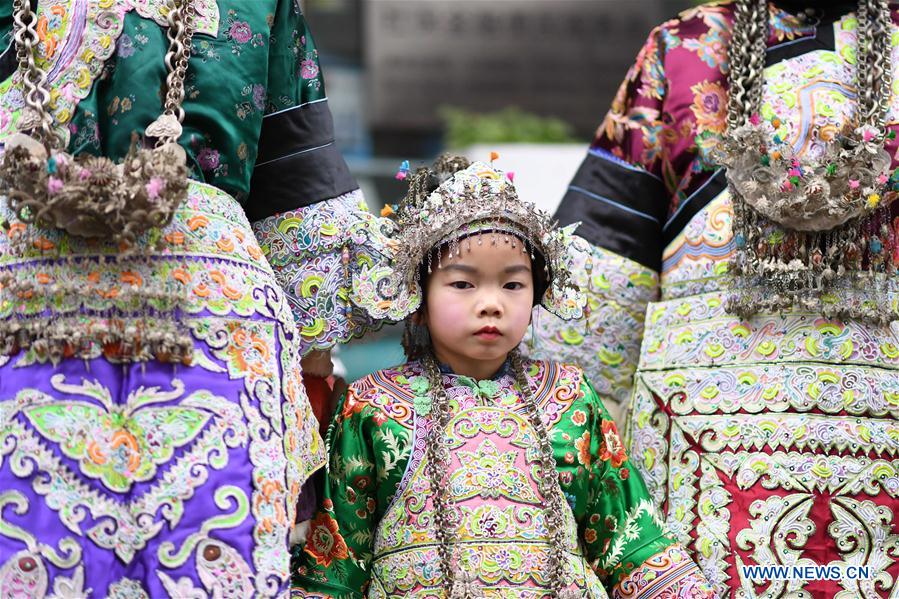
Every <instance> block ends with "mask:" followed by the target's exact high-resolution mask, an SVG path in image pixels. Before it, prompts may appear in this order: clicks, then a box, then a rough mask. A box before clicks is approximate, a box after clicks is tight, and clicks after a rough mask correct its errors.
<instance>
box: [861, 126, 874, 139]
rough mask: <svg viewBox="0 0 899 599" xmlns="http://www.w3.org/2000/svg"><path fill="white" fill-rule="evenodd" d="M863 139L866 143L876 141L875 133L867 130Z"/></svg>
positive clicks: (863, 134) (863, 133)
mask: <svg viewBox="0 0 899 599" xmlns="http://www.w3.org/2000/svg"><path fill="white" fill-rule="evenodd" d="M862 139H864V140H865V141H871V140H872V139H874V132H873V131H871V130H870V129H865V130H864V131H863V132H862Z"/></svg>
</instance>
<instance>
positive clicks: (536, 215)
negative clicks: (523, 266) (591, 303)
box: [353, 156, 586, 320]
mask: <svg viewBox="0 0 899 599" xmlns="http://www.w3.org/2000/svg"><path fill="white" fill-rule="evenodd" d="M435 186H436V189H434V187H435ZM431 190H433V191H431ZM395 216H396V220H395V222H394V224H393V232H392V234H391V238H392V244H391V246H392V255H391V256H389V257H388V258H387V260H386V264H380V265H379V264H374V265H371V266H367V267H363V269H362V270H361V271H360V273H359V274H357V275H356V277H355V278H354V281H353V292H354V295H355V298H354V299H355V303H356V304H357V305H359V306H361V307H362V308H364V309H365V310H367V311H368V312H369V313H370V314H371V315H372V316H374V317H376V318H386V319H389V320H402V319H403V318H405V317H407V316H409V315H410V314H412V313H413V312H415V311H416V310H417V309H418V308H419V306H420V305H421V301H422V291H421V280H420V273H421V270H422V266H423V265H424V266H425V267H427V268H428V269H429V270H430V269H431V268H432V266H435V265H432V264H431V262H432V260H437V261H439V260H440V253H437V254H436V256H435V253H434V252H432V250H433V249H435V248H447V253H448V254H449V255H455V254H457V253H458V252H459V250H460V247H459V244H460V242H461V241H462V240H464V239H466V238H468V237H471V236H473V235H476V234H479V233H493V234H495V237H494V238H493V240H494V241H495V239H496V237H500V238H502V239H503V241H501V243H504V242H509V243H515V241H514V239H515V238H517V239H518V240H519V242H520V243H521V248H522V251H524V252H528V253H529V254H530V255H531V258H532V259H536V258H537V257H538V256H539V257H540V258H541V259H542V262H543V265H544V268H545V270H544V275H545V280H546V291H545V292H544V294H543V297H542V298H541V299H540V304H541V305H543V307H544V308H546V309H547V310H549V311H550V312H552V313H553V314H555V315H557V316H559V317H561V318H564V319H566V320H567V319H573V318H580V317H581V315H582V312H583V308H584V304H585V301H586V300H585V297H584V295H583V294H582V293H581V292H580V290H579V289H578V288H577V286H576V285H575V284H574V283H573V281H572V279H571V277H570V273H569V260H570V256H569V255H570V252H569V248H570V247H571V244H572V243H573V239H572V233H573V230H574V228H575V227H576V225H572V226H570V227H566V228H559V227H558V226H557V225H556V223H554V222H553V221H552V219H551V218H550V216H549V215H548V214H546V213H545V212H543V211H541V210H538V209H536V208H535V207H534V205H533V204H530V203H526V202H522V201H521V200H520V199H519V198H518V194H517V193H516V191H515V186H514V185H513V184H512V180H511V177H510V176H508V175H507V174H506V173H503V172H502V171H500V170H497V169H495V168H494V167H493V166H491V165H489V164H486V163H484V162H474V163H469V161H468V160H467V159H465V158H460V157H450V156H442V157H441V158H439V159H438V160H437V162H436V163H435V164H434V167H433V168H432V169H427V168H421V169H418V170H417V171H416V172H415V173H414V174H412V175H411V177H410V185H409V193H408V194H407V195H406V198H405V199H404V201H403V202H402V204H401V205H400V206H399V208H398V209H397V211H396V215H395ZM480 241H481V242H483V240H482V239H481V240H480Z"/></svg>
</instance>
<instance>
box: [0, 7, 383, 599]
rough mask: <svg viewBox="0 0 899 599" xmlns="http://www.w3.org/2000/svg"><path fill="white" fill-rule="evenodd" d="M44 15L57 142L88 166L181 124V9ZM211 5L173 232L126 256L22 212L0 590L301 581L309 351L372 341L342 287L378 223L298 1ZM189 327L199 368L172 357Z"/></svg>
mask: <svg viewBox="0 0 899 599" xmlns="http://www.w3.org/2000/svg"><path fill="white" fill-rule="evenodd" d="M11 4H12V3H9V2H8V3H4V6H3V7H0V32H2V33H3V34H4V35H3V39H4V40H6V41H10V35H9V34H10V32H11V30H12V18H11V14H10V9H11ZM35 5H36V8H37V16H38V22H37V28H36V29H37V32H38V35H39V37H40V40H41V43H40V45H39V47H38V48H37V50H36V51H37V59H38V63H39V64H40V65H41V66H42V67H43V68H44V69H45V70H46V72H47V77H48V82H49V85H50V90H51V103H50V109H51V112H52V114H53V117H54V121H55V124H56V126H57V130H58V131H59V132H60V133H61V135H62V136H63V138H64V139H65V140H66V141H67V143H68V149H69V151H70V152H72V153H73V154H83V153H88V154H93V155H98V156H107V157H110V158H112V159H121V158H122V157H123V156H124V155H125V154H126V153H127V151H128V148H129V145H130V144H131V136H132V133H133V132H136V133H138V134H140V133H142V132H143V130H144V128H145V127H146V126H147V125H148V124H149V123H150V122H151V121H152V120H153V119H154V118H155V117H156V116H157V115H158V114H159V113H160V112H161V109H162V100H161V96H162V92H161V90H163V89H164V81H165V73H166V71H165V64H164V56H165V53H166V50H167V48H168V41H167V39H166V30H165V28H164V26H163V25H165V23H166V19H165V16H164V15H165V14H166V11H167V10H168V4H167V3H166V2H155V1H141V2H133V1H131V0H127V1H126V0H40V1H39V2H36V3H35ZM193 6H194V9H195V11H196V33H195V35H194V39H193V54H192V56H191V58H190V62H189V66H188V70H187V81H186V98H185V101H184V109H185V112H186V116H185V119H184V133H183V135H182V137H181V138H180V144H181V146H182V147H183V148H184V149H185V150H186V151H187V155H188V163H189V166H190V167H191V169H192V176H193V178H194V181H192V182H191V184H190V187H189V192H188V196H187V199H186V200H185V202H184V204H183V205H182V206H181V208H180V209H179V211H178V213H177V215H176V216H175V218H174V220H173V221H172V223H171V224H170V225H168V226H167V227H166V228H165V229H164V230H162V231H158V232H155V233H151V234H150V235H149V236H144V237H142V238H141V239H140V240H139V243H137V244H136V245H135V247H133V248H131V249H132V250H134V251H132V253H130V254H127V255H125V254H123V253H122V249H123V248H121V247H118V246H113V245H111V244H107V243H103V242H101V241H88V240H84V239H80V238H73V237H69V236H67V235H65V234H63V233H61V232H59V231H49V230H41V229H38V228H36V227H33V226H31V225H25V224H23V223H21V222H19V221H18V220H17V218H16V216H15V215H14V214H12V213H11V211H10V210H9V208H8V206H7V205H6V202H5V200H4V202H3V206H2V210H3V219H4V221H5V223H6V224H5V226H4V231H3V235H2V237H0V271H2V277H3V278H2V280H3V284H2V289H0V318H2V319H3V325H4V327H5V328H4V330H5V331H10V330H11V327H12V328H14V327H15V326H17V325H18V324H26V323H35V322H37V323H40V324H41V325H42V326H41V327H39V328H38V330H43V331H45V333H38V334H36V335H32V337H33V338H30V339H29V340H28V341H29V343H22V344H19V347H17V348H16V350H15V351H13V352H9V355H4V356H3V357H0V596H3V597H44V596H50V595H52V596H59V597H74V596H85V595H88V594H89V595H90V596H91V597H107V596H109V597H154V598H155V597H167V596H172V597H188V596H190V597H195V596H207V595H208V596H215V597H249V596H273V595H276V594H278V593H280V592H282V591H283V590H284V588H285V586H286V581H287V575H288V562H289V555H288V535H289V532H290V528H291V527H292V525H293V520H294V514H295V507H294V506H295V505H296V499H297V496H298V493H299V489H300V486H301V485H302V483H303V481H305V480H306V478H307V477H308V475H309V474H310V473H311V472H312V471H314V470H315V469H316V468H317V467H319V466H320V465H321V463H322V462H323V458H324V452H323V449H324V448H323V444H322V443H321V440H320V439H319V437H318V434H317V431H316V430H315V429H316V426H315V421H314V419H312V418H311V412H310V410H309V404H308V401H307V399H306V396H305V392H304V390H303V387H302V385H301V379H300V376H301V375H300V362H299V359H300V355H301V354H302V353H303V352H304V351H307V350H309V349H311V348H316V347H318V348H324V347H327V346H328V345H329V344H332V343H333V342H335V341H338V340H342V339H346V338H349V337H350V336H352V335H353V334H358V333H359V332H360V331H361V330H363V329H364V327H365V324H364V322H365V321H363V320H355V321H354V320H353V318H352V314H351V311H350V310H349V309H348V308H347V307H346V305H345V304H343V303H341V301H340V300H339V298H337V295H338V294H337V291H339V290H340V289H341V288H342V287H343V286H345V285H346V283H347V280H348V276H349V269H350V266H351V265H348V264H347V263H348V262H349V260H348V257H349V256H352V255H353V254H354V253H360V252H362V253H364V251H365V250H364V249H363V248H362V247H361V246H362V245H363V244H364V243H365V239H364V234H362V233H358V232H357V228H358V227H359V226H361V225H360V223H364V222H366V221H367V219H368V218H369V217H368V216H367V214H366V213H365V211H364V209H362V208H361V207H360V202H361V197H360V196H359V193H358V189H357V186H356V184H355V183H354V181H353V180H352V178H351V177H350V176H349V174H348V172H347V169H346V166H345V164H344V163H343V161H342V159H341V158H340V156H339V154H338V153H337V152H336V150H335V149H334V144H333V142H334V140H333V133H332V125H331V118H330V113H329V111H328V108H327V102H326V97H325V95H324V89H323V84H322V79H321V74H320V72H319V66H318V60H317V53H316V51H315V48H314V46H313V44H312V39H311V37H310V34H309V32H308V30H307V27H306V25H305V22H304V20H303V17H302V15H301V14H300V11H299V6H298V4H297V3H296V2H295V1H294V0H254V1H253V2H243V1H237V0H233V1H228V0H221V1H218V2H216V1H214V0H194V2H193ZM15 57H16V50H15V47H14V45H13V44H12V42H11V41H10V45H9V47H7V48H6V50H5V52H4V53H3V54H2V55H0V75H2V77H0V80H2V83H0V141H2V140H4V139H7V138H8V137H9V136H10V135H11V134H13V133H14V132H15V131H16V125H17V122H18V119H19V118H20V116H21V114H22V108H23V104H24V101H23V95H22V82H21V75H20V73H17V72H16V70H15V67H16V61H15ZM97 165H98V168H97V172H93V173H89V174H86V175H85V176H86V177H88V176H93V177H102V175H103V171H102V168H101V167H102V165H100V163H99V162H98V163H97ZM48 168H52V167H48ZM0 192H2V190H0ZM337 240H339V241H337ZM267 258H268V259H267ZM273 266H274V268H273ZM319 292H321V293H322V294H323V295H321V294H319ZM292 312H293V313H292ZM295 317H296V318H297V319H298V320H299V321H300V322H299V325H300V328H299V330H298V327H297V322H296V321H295ZM31 330H32V331H33V330H34V327H32V328H31ZM184 334H186V335H187V339H188V340H189V343H190V347H191V350H190V354H191V355H190V356H189V358H188V359H187V360H185V361H184V362H183V363H178V364H173V363H172V362H171V352H170V351H169V349H170V348H171V344H172V343H173V342H174V341H173V340H174V339H176V338H177V337H178V335H184ZM167 344H169V345H167Z"/></svg>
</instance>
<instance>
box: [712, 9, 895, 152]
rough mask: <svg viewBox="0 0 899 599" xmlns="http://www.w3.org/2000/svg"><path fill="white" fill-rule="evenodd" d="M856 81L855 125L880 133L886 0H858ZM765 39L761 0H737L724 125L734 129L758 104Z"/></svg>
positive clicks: (886, 99) (887, 41)
mask: <svg viewBox="0 0 899 599" xmlns="http://www.w3.org/2000/svg"><path fill="white" fill-rule="evenodd" d="M856 16H857V18H858V46H857V51H856V65H857V66H856V68H857V72H856V87H857V93H858V120H859V125H872V126H873V127H875V128H876V129H877V131H878V132H879V134H880V135H881V136H882V135H884V134H885V132H886V119H887V115H888V114H889V110H890V97H891V91H892V86H893V72H892V68H891V61H890V58H891V52H892V45H891V41H892V19H891V15H890V8H889V3H888V2H887V1H886V0H859V5H858V10H857V12H856ZM767 39H768V5H767V2H766V0H737V1H736V2H735V3H734V27H733V34H732V39H731V42H730V44H729V46H728V65H729V69H730V70H729V74H728V82H729V97H728V106H727V126H728V129H729V130H731V131H733V130H735V129H737V128H738V127H740V126H741V125H743V124H745V123H746V122H747V120H748V119H749V118H750V117H751V116H752V115H753V114H757V113H758V112H759V110H760V108H761V103H762V93H763V90H764V69H765V50H766V47H767Z"/></svg>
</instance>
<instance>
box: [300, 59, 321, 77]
mask: <svg viewBox="0 0 899 599" xmlns="http://www.w3.org/2000/svg"><path fill="white" fill-rule="evenodd" d="M317 76H318V64H317V63H316V62H315V61H314V60H312V59H311V58H307V59H306V60H304V61H303V62H301V63H300V77H302V78H303V79H315V78H316V77H317Z"/></svg>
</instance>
